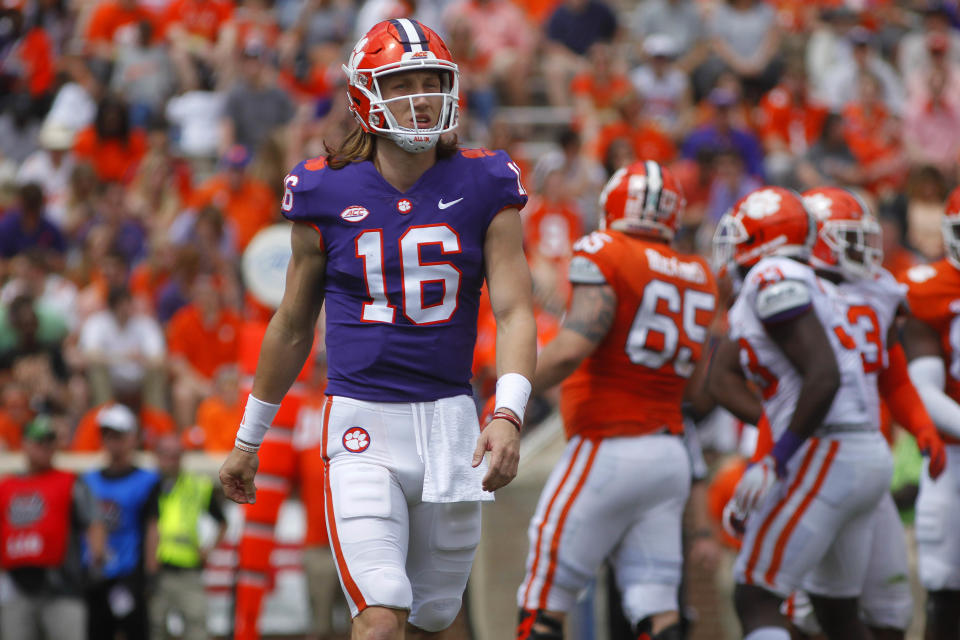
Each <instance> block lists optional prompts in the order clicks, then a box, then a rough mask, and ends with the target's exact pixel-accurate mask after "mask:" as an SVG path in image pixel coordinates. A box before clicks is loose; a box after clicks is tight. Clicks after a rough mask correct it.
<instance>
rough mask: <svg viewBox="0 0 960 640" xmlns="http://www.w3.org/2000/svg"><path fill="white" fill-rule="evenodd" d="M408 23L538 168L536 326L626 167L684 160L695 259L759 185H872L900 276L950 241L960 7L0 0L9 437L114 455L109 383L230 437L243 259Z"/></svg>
mask: <svg viewBox="0 0 960 640" xmlns="http://www.w3.org/2000/svg"><path fill="white" fill-rule="evenodd" d="M405 15H406V16H413V17H416V18H419V19H420V20H421V21H423V22H424V23H426V24H428V25H431V26H433V27H434V28H436V29H437V30H438V31H439V32H440V33H441V34H442V35H443V36H444V37H445V38H446V40H447V42H448V43H449V44H450V47H451V49H452V53H453V55H454V57H455V59H456V61H457V62H458V64H459V66H460V69H461V73H462V81H461V90H462V103H463V117H462V125H461V128H460V130H459V138H460V141H461V143H462V144H464V145H469V146H485V147H491V148H505V149H507V150H508V151H509V152H510V154H511V155H512V157H513V158H514V159H515V160H516V161H517V162H518V164H519V165H520V166H521V168H522V169H523V170H524V171H523V173H524V176H525V182H526V185H527V189H528V190H529V191H530V193H531V195H532V196H533V198H532V199H531V202H530V204H529V205H528V206H527V207H526V209H525V211H524V218H525V223H526V241H527V242H526V246H527V251H528V257H529V260H530V262H531V265H532V268H533V272H534V275H535V281H536V294H537V303H538V306H539V316H540V317H539V318H538V322H539V324H540V328H541V334H542V336H541V339H542V340H547V339H549V337H550V335H551V331H552V330H554V329H555V328H556V326H557V323H558V317H559V315H560V314H561V313H562V311H563V308H564V305H565V303H566V297H567V295H568V286H567V284H566V280H565V271H564V270H565V261H566V259H567V256H568V255H569V254H570V247H571V244H572V242H573V241H574V240H575V239H576V238H577V237H578V236H580V235H581V234H583V233H585V232H588V231H590V230H591V229H593V228H595V227H596V225H597V198H598V195H599V192H600V189H601V188H602V186H603V184H604V183H605V181H606V179H607V178H608V177H609V176H610V175H611V174H612V172H614V171H615V170H616V169H618V168H620V167H622V166H624V165H626V164H628V163H630V162H632V161H633V160H635V159H654V160H657V161H659V162H662V163H665V164H668V165H670V166H672V167H673V168H674V170H675V171H676V173H677V175H678V176H681V178H682V181H683V186H684V189H685V192H686V198H687V211H686V216H685V218H684V223H683V225H684V226H683V230H682V232H681V233H680V234H679V237H678V242H679V243H681V244H683V245H684V246H685V247H686V248H688V249H689V250H691V251H700V252H706V251H707V250H708V248H709V247H708V245H709V238H710V233H711V230H712V226H713V224H714V223H715V222H716V220H717V219H718V218H719V217H720V216H721V215H722V214H723V212H724V211H725V210H726V209H727V208H728V207H729V206H730V205H731V204H733V202H735V201H736V200H737V199H738V198H739V197H740V196H742V195H743V194H745V193H746V192H747V191H749V190H751V189H753V188H754V187H756V186H757V185H758V184H760V183H763V182H766V183H771V184H778V185H785V186H791V187H795V188H797V189H805V188H808V187H812V186H819V185H823V184H840V185H845V186H854V187H858V188H861V189H863V190H864V191H865V192H866V193H868V194H869V195H870V196H872V201H873V205H874V207H875V209H876V211H877V213H878V216H879V217H880V219H881V220H882V222H883V227H884V231H885V234H884V239H885V244H886V247H885V249H886V261H887V264H886V266H887V267H888V268H890V269H891V270H893V271H895V272H898V271H901V270H902V269H904V268H905V267H906V266H909V265H910V264H912V263H914V262H916V261H923V260H931V259H934V258H937V257H939V255H940V254H941V251H942V248H941V242H940V234H939V232H938V230H939V220H940V214H941V213H942V209H943V200H944V197H945V194H946V193H947V191H948V189H949V188H950V187H952V186H953V185H955V184H956V182H957V177H958V176H957V159H958V155H960V31H958V29H957V27H958V26H960V22H958V10H957V6H956V5H955V4H952V3H933V4H930V3H920V2H896V3H895V2H889V1H885V0H875V1H871V2H855V1H853V0H849V1H847V2H843V1H837V0H829V1H815V2H800V1H797V0H779V1H773V0H771V1H770V2H763V1H761V0H728V1H723V0H712V1H706V0H703V1H701V0H697V1H691V0H642V1H639V2H634V1H631V0H621V1H620V2H615V1H614V0H365V1H363V2H353V1H351V0H272V1H271V0H238V1H237V2H233V1H232V0H5V1H4V2H3V5H2V9H0V446H2V447H3V448H6V449H10V450H15V449H18V448H19V447H20V441H21V434H22V430H23V426H24V425H25V424H26V423H27V422H28V421H29V420H30V419H31V418H33V417H34V416H35V415H37V414H39V413H42V414H46V415H50V416H51V417H52V419H53V421H54V424H55V426H56V429H57V432H58V433H59V434H60V438H61V444H62V445H63V446H64V447H66V448H69V449H72V450H75V451H94V450H98V449H99V448H100V446H101V441H100V433H99V430H98V428H97V426H96V420H95V415H96V411H97V410H98V408H99V407H101V406H102V405H104V404H106V403H110V402H119V403H123V404H125V405H126V406H128V407H130V408H131V409H132V410H133V411H134V412H135V413H137V414H138V416H139V419H140V422H141V425H142V431H141V433H142V444H143V445H144V446H145V447H147V448H151V447H153V446H154V445H155V444H156V442H157V441H158V440H159V438H161V437H162V436H165V435H170V434H177V435H179V436H180V437H181V438H182V442H183V444H184V445H185V446H186V447H187V448H192V449H205V450H209V451H222V450H226V449H228V448H229V447H230V446H231V443H232V440H233V435H234V433H235V429H236V425H237V423H238V420H239V418H240V413H241V406H242V405H241V404H240V402H241V395H242V394H241V391H240V389H241V388H242V386H243V384H244V381H245V379H247V378H248V377H249V376H250V375H251V374H252V370H253V367H254V366H255V358H256V352H257V345H256V344H253V345H250V344H247V343H249V342H255V340H256V336H257V335H259V334H258V332H257V331H256V330H255V329H254V330H250V328H251V326H256V325H262V323H263V322H264V321H266V320H267V319H268V318H269V315H270V310H269V309H268V308H266V307H264V306H263V305H261V304H260V303H258V301H257V300H256V299H254V298H253V297H252V296H251V295H249V294H248V292H247V291H246V290H245V287H244V283H243V282H242V279H241V278H240V275H239V257H240V256H241V255H242V253H243V251H244V249H245V247H246V246H247V245H248V243H249V242H250V240H251V238H253V236H254V235H255V234H256V233H257V232H258V231H259V230H260V229H262V228H264V227H267V226H269V225H271V224H273V223H277V222H280V221H281V218H280V215H279V205H280V195H281V194H282V183H283V177H284V174H285V173H286V171H287V170H288V169H289V168H290V167H292V166H293V165H294V164H295V163H296V162H298V161H299V160H301V159H303V158H306V157H311V156H316V155H320V154H322V153H323V152H324V144H327V145H335V144H336V143H337V142H338V141H339V140H340V139H341V138H342V137H343V136H344V135H345V133H346V132H347V131H348V130H349V129H350V128H351V127H352V126H353V120H352V117H351V116H350V114H349V113H348V111H347V109H346V99H345V91H344V89H343V74H342V71H341V70H340V63H341V62H342V60H344V59H345V56H346V52H348V51H349V49H350V48H351V47H352V46H353V44H354V42H355V41H356V39H357V38H358V37H359V36H360V35H361V34H363V33H364V32H365V30H366V29H368V28H369V27H370V26H371V25H372V24H374V23H375V22H377V21H379V20H382V19H385V18H391V17H398V16H405ZM521 114H526V117H519V116H520V115H521ZM530 114H533V115H532V116H531V115H530ZM551 123H552V124H551ZM484 316H485V317H484V318H482V319H481V327H480V338H479V342H478V349H477V358H476V371H477V386H478V390H479V393H480V395H481V396H482V395H484V394H485V393H489V392H490V389H491V382H492V363H493V360H492V349H493V337H494V336H493V333H492V332H493V330H494V329H493V324H492V319H490V317H489V311H485V312H484ZM247 351H249V352H250V354H249V357H247V356H245V355H244V354H245V353H246V352H247ZM247 360H252V361H251V362H248V361H247Z"/></svg>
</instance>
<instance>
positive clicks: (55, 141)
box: [37, 121, 74, 151]
mask: <svg viewBox="0 0 960 640" xmlns="http://www.w3.org/2000/svg"><path fill="white" fill-rule="evenodd" d="M73 137H74V131H73V129H71V128H70V127H68V126H66V125H64V124H60V123H59V122H49V121H48V122H45V123H44V124H43V126H42V127H41V128H40V134H39V135H38V136H37V140H38V142H40V146H42V147H43V148H44V149H50V150H51V151H66V150H67V149H69V148H70V147H72V146H73Z"/></svg>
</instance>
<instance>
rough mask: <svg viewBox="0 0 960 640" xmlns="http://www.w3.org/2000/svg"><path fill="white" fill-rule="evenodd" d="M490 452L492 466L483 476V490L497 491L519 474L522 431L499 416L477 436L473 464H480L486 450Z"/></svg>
mask: <svg viewBox="0 0 960 640" xmlns="http://www.w3.org/2000/svg"><path fill="white" fill-rule="evenodd" d="M487 451H489V452H490V457H489V459H488V460H487V462H488V463H489V465H490V468H489V469H487V475H485V476H484V477H483V490H484V491H496V490H497V489H499V488H500V487H505V486H507V485H508V484H509V483H510V481H511V480H513V479H514V478H515V477H516V476H517V466H518V465H519V464H520V433H519V432H518V431H517V428H516V427H515V426H513V424H512V423H511V422H509V421H507V420H504V419H502V418H497V419H496V420H491V421H490V424H488V425H487V426H486V427H484V429H483V431H481V432H480V437H479V438H477V448H476V449H475V450H474V452H473V466H474V467H476V466H479V465H480V463H481V462H482V461H483V456H484V455H485V454H486V452H487Z"/></svg>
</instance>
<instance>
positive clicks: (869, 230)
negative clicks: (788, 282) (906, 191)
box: [803, 187, 883, 279]
mask: <svg viewBox="0 0 960 640" xmlns="http://www.w3.org/2000/svg"><path fill="white" fill-rule="evenodd" d="M803 204H804V206H806V208H807V211H809V212H810V213H811V214H813V217H814V218H815V219H816V221H817V227H818V231H817V241H816V243H814V245H813V251H812V252H811V255H810V264H811V265H812V266H813V267H815V268H817V269H827V270H829V271H834V272H837V273H840V274H842V275H843V276H845V277H847V278H852V279H857V278H868V277H871V276H872V275H873V274H874V273H876V270H877V268H878V267H879V266H880V264H881V263H882V262H883V245H882V243H881V237H882V235H881V234H882V231H881V230H880V223H878V222H877V220H876V218H874V217H873V213H872V212H871V211H870V208H869V207H868V206H867V204H866V203H865V202H864V201H863V200H862V199H860V197H859V196H857V195H856V194H855V193H853V192H852V191H848V190H847V189H841V188H840V187H820V188H818V189H810V190H809V191H805V192H804V193H803Z"/></svg>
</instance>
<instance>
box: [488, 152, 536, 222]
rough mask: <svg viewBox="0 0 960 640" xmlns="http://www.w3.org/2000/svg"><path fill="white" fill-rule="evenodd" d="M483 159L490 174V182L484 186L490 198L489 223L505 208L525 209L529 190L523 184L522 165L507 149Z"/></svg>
mask: <svg viewBox="0 0 960 640" xmlns="http://www.w3.org/2000/svg"><path fill="white" fill-rule="evenodd" d="M482 161H483V162H484V164H486V167H487V172H488V174H489V184H487V185H486V186H485V187H484V189H485V191H486V193H487V197H488V198H489V207H490V217H489V219H488V224H489V222H490V221H492V220H493V218H494V217H495V216H496V215H497V214H498V213H500V212H501V211H503V210H504V209H509V208H511V207H513V208H516V209H523V207H524V206H526V204H527V190H526V189H525V188H524V186H523V177H522V176H521V175H520V167H519V166H518V165H517V163H516V162H514V161H513V160H511V159H510V156H509V155H507V152H506V151H495V152H493V154H492V155H489V156H484V157H483V158H482Z"/></svg>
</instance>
